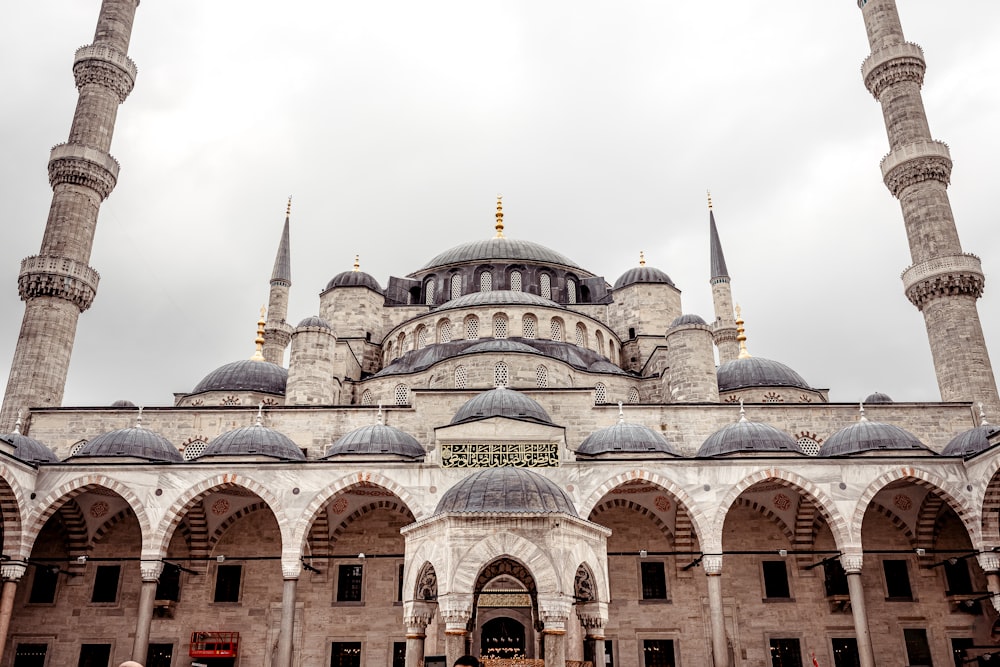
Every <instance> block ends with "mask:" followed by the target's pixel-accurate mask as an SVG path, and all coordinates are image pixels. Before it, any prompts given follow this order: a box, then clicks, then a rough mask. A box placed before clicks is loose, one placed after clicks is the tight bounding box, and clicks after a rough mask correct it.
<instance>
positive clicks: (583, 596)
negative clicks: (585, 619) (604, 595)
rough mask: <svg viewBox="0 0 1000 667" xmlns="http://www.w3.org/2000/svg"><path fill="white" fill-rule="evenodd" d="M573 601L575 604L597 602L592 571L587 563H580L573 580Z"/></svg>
mask: <svg viewBox="0 0 1000 667" xmlns="http://www.w3.org/2000/svg"><path fill="white" fill-rule="evenodd" d="M573 599H574V600H576V601H577V602H597V599H598V596H597V590H596V584H595V582H594V571H593V570H592V569H590V566H589V565H588V564H587V563H580V564H579V565H578V566H577V568H576V576H575V577H574V580H573Z"/></svg>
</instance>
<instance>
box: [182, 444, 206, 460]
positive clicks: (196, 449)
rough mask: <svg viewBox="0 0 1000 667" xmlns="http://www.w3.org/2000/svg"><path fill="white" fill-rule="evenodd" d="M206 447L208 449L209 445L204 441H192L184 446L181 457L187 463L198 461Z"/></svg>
mask: <svg viewBox="0 0 1000 667" xmlns="http://www.w3.org/2000/svg"><path fill="white" fill-rule="evenodd" d="M206 447H208V443H207V442H205V441H204V440H192V441H191V442H189V443H188V444H186V445H184V451H183V452H181V456H183V457H184V460H185V461H190V460H192V459H196V458H198V457H199V456H201V455H202V453H203V452H204V451H205V448H206Z"/></svg>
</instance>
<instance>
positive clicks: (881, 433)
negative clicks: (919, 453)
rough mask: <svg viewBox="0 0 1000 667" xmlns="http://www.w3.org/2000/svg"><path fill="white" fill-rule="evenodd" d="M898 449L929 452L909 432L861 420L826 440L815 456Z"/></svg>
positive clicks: (848, 454) (846, 454) (888, 425)
mask: <svg viewBox="0 0 1000 667" xmlns="http://www.w3.org/2000/svg"><path fill="white" fill-rule="evenodd" d="M898 450H923V451H928V452H929V451H930V450H929V449H928V448H927V447H926V446H925V445H924V444H923V443H922V442H920V440H918V439H917V436H915V435H913V434H912V433H910V432H909V431H906V430H904V429H901V428H899V427H898V426H893V425H892V424H883V423H881V422H873V421H868V420H867V419H865V418H864V417H862V419H861V420H860V421H858V422H856V423H854V424H851V425H850V426H846V427H844V428H842V429H840V430H839V431H837V432H836V433H834V434H833V435H831V436H830V437H829V438H827V440H826V442H825V443H823V447H822V449H820V452H819V453H820V455H822V456H850V455H852V454H861V453H862V452H873V451H898Z"/></svg>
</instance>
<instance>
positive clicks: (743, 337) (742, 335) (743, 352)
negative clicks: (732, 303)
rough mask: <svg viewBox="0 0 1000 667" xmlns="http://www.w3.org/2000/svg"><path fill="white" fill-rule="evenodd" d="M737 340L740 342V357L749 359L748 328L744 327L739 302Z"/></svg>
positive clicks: (737, 306)
mask: <svg viewBox="0 0 1000 667" xmlns="http://www.w3.org/2000/svg"><path fill="white" fill-rule="evenodd" d="M736 342H738V343H739V344H740V355H739V358H740V359H749V358H750V353H749V352H747V334H746V329H744V328H743V311H742V309H741V308H740V306H739V304H736Z"/></svg>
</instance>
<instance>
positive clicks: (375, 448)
mask: <svg viewBox="0 0 1000 667" xmlns="http://www.w3.org/2000/svg"><path fill="white" fill-rule="evenodd" d="M424 453H425V452H424V448H423V447H421V446H420V443H419V442H417V439H416V438H414V437H413V436H412V435H410V434H409V433H406V432H405V431H401V430H400V429H398V428H395V427H392V426H386V425H385V424H372V425H371V426H363V427H361V428H358V429H354V430H353V431H350V432H349V433H345V434H344V435H343V436H341V437H340V439H339V440H337V442H335V443H333V444H332V445H331V446H330V449H328V450H327V452H326V456H325V457H324V458H328V459H329V458H333V457H335V456H338V455H343V454H396V455H398V456H406V457H408V458H411V459H416V458H420V457H422V456H423V455H424Z"/></svg>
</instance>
